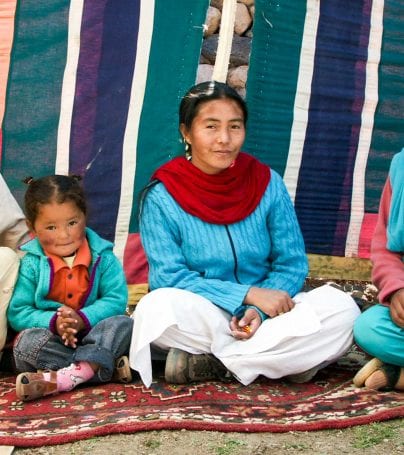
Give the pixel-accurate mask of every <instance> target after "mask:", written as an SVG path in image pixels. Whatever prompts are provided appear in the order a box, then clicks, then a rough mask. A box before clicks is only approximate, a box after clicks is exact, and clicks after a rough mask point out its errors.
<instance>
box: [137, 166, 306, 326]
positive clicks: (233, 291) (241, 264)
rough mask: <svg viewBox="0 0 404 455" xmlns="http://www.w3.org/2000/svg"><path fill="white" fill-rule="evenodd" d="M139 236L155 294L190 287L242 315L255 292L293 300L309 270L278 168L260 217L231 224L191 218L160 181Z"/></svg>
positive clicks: (145, 208)
mask: <svg viewBox="0 0 404 455" xmlns="http://www.w3.org/2000/svg"><path fill="white" fill-rule="evenodd" d="M184 191H187V189H186V188H184ZM140 234H141V239H142V244H143V247H144V249H145V252H146V256H147V259H148V262H149V267H150V270H149V285H150V288H151V289H157V288H161V287H175V288H180V289H186V290H189V291H191V292H194V293H196V294H199V295H201V296H203V297H205V298H207V299H209V300H210V301H212V302H214V303H215V304H216V305H217V306H219V307H220V308H222V309H224V310H226V311H227V312H229V313H230V314H232V315H236V316H238V317H240V316H241V315H242V314H243V313H244V311H245V309H246V307H245V306H242V305H243V301H244V298H245V296H246V294H247V292H248V290H249V289H250V287H251V286H256V287H262V288H268V289H278V290H284V291H286V292H288V293H289V295H290V296H292V297H293V296H294V295H295V294H296V293H297V292H299V291H300V290H301V288H302V286H303V283H304V279H305V277H306V274H307V272H308V263H307V257H306V254H305V247H304V242H303V238H302V234H301V231H300V228H299V225H298V222H297V219H296V214H295V211H294V208H293V205H292V201H291V200H290V197H289V194H288V193H287V190H286V187H285V185H284V183H283V181H282V179H281V177H280V176H279V174H277V173H276V172H275V171H273V170H271V180H270V182H269V184H268V187H267V189H266V191H265V193H264V196H263V197H262V200H261V202H260V203H259V205H258V207H257V208H256V209H255V211H254V212H253V213H252V214H251V215H249V216H248V217H247V218H245V219H244V220H242V221H240V222H237V223H234V224H230V225H216V224H209V223H206V222H204V221H202V220H201V219H199V218H197V217H194V216H192V215H190V214H188V213H186V212H185V211H184V210H182V208H181V207H180V206H179V205H178V204H177V203H176V201H175V200H174V199H173V198H172V197H171V195H170V194H169V193H168V192H167V190H166V188H165V187H164V185H163V184H162V183H158V184H156V185H155V186H153V187H152V188H151V189H150V190H148V193H147V194H146V196H145V198H144V201H143V206H142V211H141V216H140ZM260 314H261V317H262V318H264V317H263V314H262V312H260Z"/></svg>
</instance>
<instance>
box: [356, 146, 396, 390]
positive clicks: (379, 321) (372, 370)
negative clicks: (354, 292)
mask: <svg viewBox="0 0 404 455" xmlns="http://www.w3.org/2000/svg"><path fill="white" fill-rule="evenodd" d="M370 258H371V260H372V265H373V268H372V279H373V282H374V284H375V285H376V286H377V288H378V289H379V301H380V304H378V305H373V306H372V307H370V308H369V309H367V310H366V311H365V312H364V313H362V314H361V315H360V316H359V318H358V319H357V320H356V321H355V325H354V336H355V341H356V343H357V344H358V345H359V346H360V347H361V348H362V349H363V350H364V351H365V352H367V353H368V354H370V355H371V356H372V357H374V358H373V359H372V360H370V361H369V362H368V363H367V364H366V365H365V366H364V367H363V368H362V369H360V370H359V371H358V373H357V374H356V375H355V377H354V379H353V382H354V384H355V385H356V386H357V387H363V386H364V387H367V388H369V389H374V390H387V389H389V390H390V389H396V390H400V391H404V349H403V348H404V149H403V150H402V151H401V152H400V153H397V154H396V155H395V156H394V157H393V160H392V162H391V165H390V171H389V175H388V177H387V180H386V182H385V185H384V189H383V192H382V197H381V200H380V207H379V213H378V218H377V224H376V229H375V232H374V235H373V239H372V245H371V255H370Z"/></svg>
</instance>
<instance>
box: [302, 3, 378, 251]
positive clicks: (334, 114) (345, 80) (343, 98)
mask: <svg viewBox="0 0 404 455" xmlns="http://www.w3.org/2000/svg"><path fill="white" fill-rule="evenodd" d="M369 30H370V0H364V1H355V2H336V1H334V0H324V1H322V2H321V4H320V18H319V24H318V34H317V43H316V54H315V62H314V73H313V81H312V88H311V99H310V107H309V116H308V125H307V131H306V139H305V144H304V149H303V157H302V163H301V168H300V174H299V181H298V186H297V192H296V198H295V207H296V211H297V215H298V218H299V222H300V225H301V228H302V232H303V236H304V239H305V242H306V248H307V251H309V252H310V253H317V254H332V255H337V256H344V253H345V242H346V236H347V231H348V227H349V219H350V209H351V194H352V177H353V169H354V165H355V158H356V151H357V145H358V140H359V132H360V126H361V112H362V108H363V102H364V90H365V81H366V80H365V76H366V74H365V70H366V60H367V47H368V39H369Z"/></svg>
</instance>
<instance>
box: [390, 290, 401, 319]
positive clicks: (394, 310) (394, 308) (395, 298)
mask: <svg viewBox="0 0 404 455" xmlns="http://www.w3.org/2000/svg"><path fill="white" fill-rule="evenodd" d="M390 315H391V319H392V320H393V322H394V323H395V324H397V325H398V326H399V327H404V289H399V290H398V291H396V292H395V293H394V294H393V295H392V297H391V299H390Z"/></svg>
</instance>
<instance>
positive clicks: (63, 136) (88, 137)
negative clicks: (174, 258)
mask: <svg viewBox="0 0 404 455" xmlns="http://www.w3.org/2000/svg"><path fill="white" fill-rule="evenodd" d="M208 7H209V0H194V1H192V2H190V1H189V0H175V1H174V0H120V1H119V2H117V1H115V0H98V1H92V0H54V1H52V2H37V1H35V0H19V1H16V0H4V1H2V2H1V4H0V31H1V36H2V39H1V45H0V46H1V47H0V125H1V130H0V140H1V156H0V158H1V163H0V165H1V172H2V175H3V177H4V178H5V180H6V181H7V183H8V185H9V186H10V188H11V190H12V192H13V193H14V195H15V196H16V198H17V200H18V201H19V202H21V201H22V197H23V193H24V191H25V188H24V185H23V184H22V183H21V181H22V179H23V178H24V177H26V176H27V175H32V176H34V177H36V176H40V175H45V174H51V173H54V172H57V173H74V174H81V175H83V177H84V186H85V190H86V193H87V195H88V199H89V207H90V213H89V220H88V223H89V226H90V227H92V228H93V229H95V230H96V231H97V232H99V233H100V235H102V236H103V237H105V238H107V239H109V240H112V241H114V242H115V252H116V253H117V255H118V256H119V257H120V258H121V260H122V261H123V264H124V267H125V271H126V274H127V279H128V282H129V283H130V284H134V283H146V282H147V264H146V260H145V257H144V253H143V250H142V248H141V244H140V240H139V235H138V220H137V218H138V206H139V198H140V194H141V191H142V188H144V186H145V185H146V183H147V181H148V179H149V178H150V176H151V174H152V172H153V171H154V170H155V169H156V168H157V167H158V166H159V165H161V164H163V163H164V162H166V161H168V160H169V159H170V158H172V157H174V156H176V155H178V154H180V153H182V146H181V142H180V136H179V132H178V124H177V121H178V120H177V118H178V116H177V112H178V105H179V101H180V99H181V97H182V96H183V94H184V93H185V91H186V90H187V89H188V88H189V87H190V86H191V85H192V84H193V83H194V82H195V80H196V74H197V68H198V61H199V56H200V50H201V45H202V39H203V30H204V22H205V17H206V13H207V10H208ZM403 17H404V6H403V5H402V2H401V1H400V0H385V1H382V0H373V1H371V0H359V1H356V2H335V1H332V0H321V2H319V1H318V0H306V2H281V1H278V2H268V1H266V0H256V1H255V20H254V27H253V39H252V48H251V58H250V65H249V71H248V82H247V95H246V99H247V103H248V105H249V110H250V118H249V125H248V135H247V140H246V143H245V148H244V150H245V151H247V152H250V153H252V154H253V155H255V156H257V157H258V158H259V159H261V160H262V161H264V162H266V163H268V164H270V165H271V166H272V167H273V168H274V169H275V170H277V171H278V172H279V173H280V174H281V175H282V176H283V177H284V180H285V183H286V185H287V188H288V190H289V193H290V195H291V198H292V200H293V201H294V204H295V207H296V210H297V214H298V218H299V222H300V224H301V227H302V232H303V235H304V238H305V242H306V247H307V252H308V253H314V254H321V255H334V256H342V257H343V256H354V257H355V256H359V257H368V255H369V242H370V238H371V236H372V233H373V228H374V223H375V219H376V213H377V206H378V202H379V198H380V194H381V188H382V184H383V182H384V179H385V177H386V176H387V171H388V167H389V163H390V160H391V157H392V156H393V155H394V154H395V153H396V152H398V151H399V150H401V148H402V146H403V144H404V137H403V136H404V128H403V122H404V119H403V117H402V115H401V114H402V111H403V93H404V90H403V89H404V87H403V84H404V82H403V78H402V68H403V60H404V52H403V46H404V40H403V39H402V25H403ZM3 37H4V38H3ZM2 106H3V107H2ZM150 228H151V229H152V228H153V227H152V226H151V227H150Z"/></svg>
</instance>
